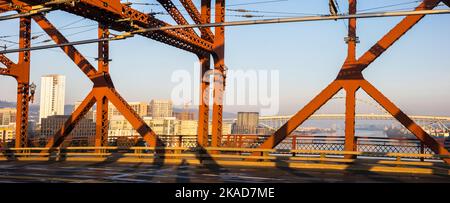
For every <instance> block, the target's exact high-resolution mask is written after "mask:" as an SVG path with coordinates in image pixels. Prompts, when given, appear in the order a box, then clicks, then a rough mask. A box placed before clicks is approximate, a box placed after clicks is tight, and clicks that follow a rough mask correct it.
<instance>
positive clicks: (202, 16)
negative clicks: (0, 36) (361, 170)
mask: <svg viewBox="0 0 450 203" xmlns="http://www.w3.org/2000/svg"><path fill="white" fill-rule="evenodd" d="M55 2H56V3H55ZM58 2H60V3H58ZM158 2H159V3H160V4H161V5H162V6H163V7H164V8H165V9H166V10H167V11H168V13H169V14H170V15H171V17H172V18H173V19H174V20H175V22H177V23H178V24H180V25H183V24H187V23H188V21H187V20H186V19H185V18H184V16H183V15H182V14H181V13H180V11H179V10H178V8H177V7H176V6H175V5H174V4H173V2H172V1H171V0H158ZM180 2H181V4H182V6H183V7H184V8H185V10H186V11H187V12H188V14H189V16H190V17H191V18H192V20H193V21H194V22H195V23H197V24H201V23H209V22H210V20H211V3H212V2H211V0H202V1H201V9H200V10H198V9H197V8H196V7H195V5H194V4H193V2H192V1H191V0H180ZM440 2H443V3H445V4H446V5H449V6H450V0H423V2H422V3H421V4H420V5H419V6H418V7H417V8H416V9H415V10H425V9H433V8H435V7H436V6H437V5H438V4H439V3H440ZM50 3H51V4H50ZM356 3H357V0H349V13H350V14H355V13H356V10H357V9H356ZM42 5H45V6H47V7H51V8H52V9H53V10H62V11H66V12H69V13H72V14H75V15H79V16H83V17H86V18H89V19H91V20H94V21H97V22H98V23H99V35H98V37H99V38H103V37H105V36H108V29H114V30H117V31H125V32H129V31H133V30H140V29H144V28H156V27H161V26H168V25H169V24H168V23H166V22H164V21H161V20H159V19H157V18H155V17H154V16H152V15H149V14H145V13H142V12H139V11H137V10H135V9H133V8H131V7H130V6H129V5H128V4H122V3H120V0H73V1H70V0H69V1H61V0H58V1H49V0H33V1H32V0H0V13H2V12H6V11H17V12H20V13H23V12H29V11H32V10H33V9H35V8H37V7H40V6H42ZM424 16H425V15H412V16H407V17H405V18H404V19H403V20H402V21H401V22H400V23H399V24H398V25H396V26H395V27H394V28H393V29H392V30H391V31H390V32H388V33H387V34H386V35H385V36H384V37H383V38H382V39H381V40H380V41H378V43H377V44H375V45H374V46H373V47H372V48H371V49H369V51H367V52H366V53H365V54H363V55H362V56H361V57H360V58H359V59H357V58H356V44H357V36H356V22H357V20H356V19H349V28H348V38H347V39H348V42H347V43H348V56H347V59H346V61H345V63H344V65H343V66H342V68H341V71H340V72H339V74H338V76H337V78H336V80H334V81H333V82H332V83H331V84H330V85H329V86H328V87H326V88H325V89H324V90H323V91H322V92H321V93H320V94H319V95H318V96H317V97H315V98H314V99H313V100H312V101H311V102H310V103H309V104H307V105H306V106H305V107H304V108H303V109H302V110H300V111H299V112H298V113H297V114H296V115H294V116H293V117H292V118H291V119H290V120H289V121H288V122H287V123H286V124H284V125H283V126H282V127H281V128H280V129H278V130H277V131H276V132H275V133H274V134H273V135H272V136H270V137H269V138H268V139H266V140H265V141H264V143H263V144H262V145H261V146H260V147H261V148H274V147H276V146H277V145H278V144H280V143H281V142H282V141H283V140H284V139H285V138H286V137H287V136H288V135H289V134H290V133H292V132H293V131H294V130H295V129H296V128H297V127H298V126H300V125H301V124H302V123H303V122H304V121H305V120H306V119H308V118H309V117H310V116H311V115H312V114H313V113H314V112H315V111H317V110H318V109H319V108H320V107H321V106H322V105H324V104H325V103H326V102H327V101H328V100H330V99H331V98H332V97H333V96H334V95H335V94H336V93H337V92H338V91H340V90H342V89H344V90H345V91H346V93H347V95H346V119H345V124H346V129H345V134H346V137H345V144H344V149H345V150H348V151H354V150H357V149H356V143H355V136H354V134H355V94H356V92H357V91H358V90H359V89H363V90H364V91H366V92H367V93H368V94H369V95H370V96H371V97H372V98H373V99H375V101H377V102H378V103H379V104H380V105H381V106H382V107H383V108H385V109H386V111H387V112H388V113H390V114H391V115H393V116H394V117H395V118H396V119H397V120H398V121H400V123H402V124H403V125H404V126H405V127H406V128H408V129H409V130H410V131H411V132H412V133H413V134H414V135H415V136H416V137H417V138H418V139H419V140H420V141H421V142H422V143H423V144H425V145H426V146H427V147H428V148H430V149H431V150H432V151H433V152H434V153H436V154H443V155H448V154H449V152H448V151H447V150H446V149H445V148H444V147H443V146H442V145H440V144H439V143H438V142H436V141H435V140H434V139H433V138H432V137H431V136H430V135H428V134H427V133H426V132H425V131H424V130H423V129H422V128H421V127H420V126H418V125H417V124H416V123H415V122H414V121H413V120H412V119H410V118H409V117H408V116H407V115H406V114H405V113H403V112H402V111H401V110H400V109H399V108H398V107H397V106H396V105H395V104H393V103H392V102H391V101H390V100H389V99H388V98H387V97H385V96H384V95H383V94H382V93H381V92H380V91H378V90H377V89H376V88H375V87H374V86H372V85H371V84H370V83H369V82H368V81H367V80H365V79H364V77H363V74H362V71H363V70H364V69H366V68H367V67H368V66H369V65H370V64H371V63H372V62H374V61H375V60H376V59H377V58H378V57H379V56H381V55H382V54H383V53H384V52H385V51H386V50H387V49H388V48H389V47H391V46H392V45H393V44H394V43H395V42H396V41H397V40H398V39H400V38H401V37H402V36H403V35H404V34H405V33H406V32H407V31H408V30H410V29H411V28H412V27H413V26H414V25H415V24H417V23H418V22H419V21H420V20H421V19H422V18H423V17H424ZM214 18H215V22H216V23H220V22H224V21H225V0H215V16H214ZM31 19H33V20H34V21H36V23H37V24H38V25H39V26H40V27H41V28H43V30H44V31H45V32H46V33H47V34H48V35H49V36H50V37H51V38H52V39H53V41H54V42H55V43H56V44H64V43H67V42H68V40H67V39H66V38H65V37H64V36H63V35H62V34H61V33H60V32H59V31H58V29H57V28H56V27H55V26H53V25H52V24H51V23H50V22H49V21H48V20H47V19H46V18H45V16H43V15H42V14H36V15H32V16H31V17H22V18H21V19H20V39H19V48H26V47H29V46H30V36H31V28H30V23H31ZM199 30H200V35H199V34H197V32H195V30H194V29H191V28H183V29H173V30H158V31H152V32H146V33H140V34H141V35H143V36H145V37H148V38H151V39H154V40H157V41H160V42H162V43H165V44H168V45H171V46H174V47H177V48H180V49H183V50H186V51H189V52H192V53H194V54H196V55H197V56H198V58H199V60H200V64H201V70H202V71H201V74H202V75H201V76H202V77H200V78H201V79H202V80H201V85H200V92H201V94H200V98H199V99H200V105H199V127H198V139H197V140H198V144H199V145H200V146H220V143H221V139H222V111H223V106H222V98H223V93H224V89H225V71H226V67H225V51H224V50H225V28H224V27H215V31H214V34H213V32H212V31H211V30H210V28H205V27H202V28H199ZM61 49H62V50H63V51H64V52H65V53H66V54H67V55H68V56H69V58H70V59H71V60H72V61H73V62H74V63H75V64H76V65H77V66H78V67H79V68H80V70H81V71H83V73H84V74H85V75H86V76H87V77H88V78H89V79H90V80H91V81H92V83H93V88H92V90H91V91H90V93H89V94H88V96H87V97H86V98H85V99H84V101H83V102H82V103H81V105H80V106H79V107H78V108H77V109H76V110H75V112H74V113H73V114H72V115H71V117H70V119H68V120H67V122H66V123H65V124H64V126H63V127H62V128H61V129H60V130H59V131H58V132H57V133H56V134H55V136H54V137H53V138H52V139H51V141H50V142H49V144H48V146H49V147H57V146H59V145H60V144H61V143H62V142H63V141H64V139H65V138H66V137H67V136H68V135H69V134H70V132H71V130H72V129H73V128H74V126H75V125H76V124H77V123H78V121H79V120H80V119H81V118H82V117H83V116H84V115H85V114H86V113H87V112H88V111H89V109H91V108H92V107H93V105H94V104H95V103H97V121H96V122H97V130H96V137H95V145H96V146H103V145H105V144H106V140H107V136H108V135H107V130H106V129H107V125H108V117H107V115H108V112H107V104H108V102H111V103H112V104H113V105H115V106H116V107H117V109H118V110H119V111H120V112H121V113H122V114H123V115H124V117H125V118H126V119H127V120H128V121H129V122H130V123H131V125H132V126H133V127H134V129H136V130H137V131H138V132H139V134H140V135H141V136H142V137H143V138H144V140H145V141H146V142H147V143H148V144H149V145H150V146H155V145H158V144H162V142H161V141H158V138H157V136H156V135H155V133H154V132H153V131H152V130H151V129H150V127H149V126H148V125H147V124H146V123H145V122H144V121H143V120H142V119H141V118H140V117H139V116H138V115H137V114H136V112H135V111H134V110H133V109H132V108H131V107H130V106H129V105H128V103H127V102H126V101H125V100H124V99H123V98H122V97H121V96H120V94H119V93H118V92H117V91H116V90H115V88H114V84H113V82H112V79H111V77H110V75H109V68H108V67H109V57H108V42H100V43H99V50H98V52H99V53H98V54H99V56H98V58H99V60H98V68H97V69H96V68H94V66H93V65H92V64H90V63H89V62H88V61H87V60H86V58H85V57H83V55H82V54H81V53H80V52H78V51H77V49H76V48H75V47H74V46H70V45H67V46H63V47H61ZM211 56H212V59H213V62H214V82H213V99H214V102H213V107H212V109H213V114H212V136H211V143H209V135H208V121H209V109H210V107H209V106H208V104H209V98H208V97H209V96H208V95H209V91H208V90H209V89H210V86H211V84H210V83H209V81H208V80H204V79H203V76H205V74H206V73H207V72H208V71H209V70H210V69H211V67H210V59H211ZM0 62H1V63H3V64H4V65H5V66H6V68H0V74H2V75H8V76H12V77H15V78H16V80H17V82H18V91H17V92H18V94H17V109H18V111H17V131H16V132H17V133H16V144H15V145H16V146H17V147H25V146H27V137H26V136H27V131H26V130H27V122H28V121H27V120H28V103H29V100H30V96H29V74H30V52H29V51H22V52H20V53H19V61H18V63H14V62H12V61H11V60H9V59H8V58H7V57H6V56H4V55H0ZM445 161H446V162H447V163H450V159H445Z"/></svg>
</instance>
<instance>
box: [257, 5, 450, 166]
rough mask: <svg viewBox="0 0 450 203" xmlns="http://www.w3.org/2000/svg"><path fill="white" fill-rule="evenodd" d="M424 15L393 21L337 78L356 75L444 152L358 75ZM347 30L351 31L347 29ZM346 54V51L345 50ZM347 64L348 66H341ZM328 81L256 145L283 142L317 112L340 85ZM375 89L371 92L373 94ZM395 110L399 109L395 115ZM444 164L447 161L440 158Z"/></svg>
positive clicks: (425, 140) (382, 102)
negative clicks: (316, 94)
mask: <svg viewBox="0 0 450 203" xmlns="http://www.w3.org/2000/svg"><path fill="white" fill-rule="evenodd" d="M440 2H441V1H440V0H424V1H423V2H422V3H421V4H420V5H419V6H418V7H417V8H416V10H424V9H433V8H435V7H436V6H437V5H438V4H439V3H440ZM424 16H425V15H417V16H407V17H405V18H404V19H403V20H402V21H401V22H400V23H399V24H397V25H396V26H395V27H394V28H393V29H392V30H391V31H390V32H388V33H387V34H386V35H385V36H384V37H383V38H382V39H381V40H380V41H378V43H377V44H376V45H374V46H373V47H372V48H371V49H370V50H369V51H367V52H366V53H365V54H364V55H363V56H362V57H360V58H359V59H358V60H357V61H356V62H355V61H351V63H347V62H346V63H345V64H344V67H343V69H342V71H341V72H340V74H339V76H338V79H337V80H336V81H339V80H341V79H339V78H344V80H343V81H346V80H354V79H352V78H347V79H345V77H347V76H346V75H356V76H357V77H358V78H360V79H359V80H361V82H360V83H361V84H358V85H359V86H362V87H364V89H365V90H366V91H371V92H370V94H372V96H373V97H374V98H377V101H378V102H379V103H380V105H382V106H383V107H385V108H386V109H387V110H388V111H390V113H391V114H392V115H393V116H394V117H396V118H397V119H398V120H399V121H400V122H401V123H402V124H404V125H405V127H407V128H408V129H409V130H410V131H411V132H413V134H414V135H416V137H417V138H418V139H420V140H421V141H422V142H423V143H425V144H426V145H427V146H429V147H430V148H431V149H432V150H433V151H434V152H435V153H437V154H448V151H447V150H443V149H442V146H440V144H439V143H437V142H436V141H435V140H434V139H433V138H432V137H431V136H430V135H428V134H427V133H424V131H423V129H421V128H420V127H417V124H415V123H414V122H413V121H412V120H411V119H410V118H409V117H408V116H406V115H405V114H403V113H402V112H401V111H400V110H399V109H398V108H396V107H395V105H393V104H392V103H390V102H389V100H387V98H385V97H384V96H383V95H382V94H381V93H379V91H375V90H373V89H375V88H371V86H370V85H367V84H368V83H367V82H366V81H365V80H364V79H363V78H362V74H361V72H362V71H363V70H364V69H365V68H366V67H368V65H370V64H371V63H372V62H373V61H375V60H376V59H377V58H378V57H379V56H380V55H381V54H382V53H384V52H385V51H386V50H387V49H388V48H389V47H391V46H392V45H393V44H394V43H395V42H396V41H397V40H398V39H400V38H401V37H402V36H404V34H405V33H406V32H407V31H408V30H410V29H411V28H412V27H413V26H414V25H416V24H417V23H418V22H419V21H420V20H421V19H422V18H423V17H424ZM350 31H351V30H350ZM349 53H350V52H349ZM346 65H349V66H350V67H349V68H347V67H345V66H346ZM336 81H334V82H332V83H331V84H330V85H329V86H328V87H327V88H326V89H325V90H323V91H322V92H321V93H320V94H319V95H318V96H316V98H314V99H313V100H312V101H311V102H310V103H308V104H307V105H306V106H305V107H304V108H303V109H302V110H300V111H299V112H298V113H297V114H296V115H294V116H293V117H292V118H291V119H290V120H289V121H288V122H286V123H285V124H284V125H283V126H282V127H281V128H280V129H278V130H277V131H276V132H275V133H274V134H273V135H272V136H270V137H269V138H268V139H267V140H266V141H265V142H264V143H263V144H261V146H260V148H274V147H276V146H277V145H278V144H279V143H280V142H281V141H283V140H284V139H285V138H286V137H287V136H288V135H289V134H291V133H292V132H293V131H294V130H295V129H296V128H298V127H299V126H300V125H301V124H302V123H303V122H304V121H306V119H308V118H309V117H310V116H311V115H312V114H314V112H315V111H317V110H318V109H319V108H320V107H321V106H322V105H324V104H325V103H326V102H327V101H328V100H329V99H330V98H331V97H332V96H333V95H334V94H336V93H337V92H338V91H339V90H341V89H342V88H343V87H344V86H343V85H339V84H337V82H336ZM374 92H375V93H374ZM399 112H401V113H400V114H399ZM444 161H446V162H447V163H450V160H448V159H444Z"/></svg>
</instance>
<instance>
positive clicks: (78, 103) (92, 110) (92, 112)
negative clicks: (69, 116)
mask: <svg viewBox="0 0 450 203" xmlns="http://www.w3.org/2000/svg"><path fill="white" fill-rule="evenodd" d="M80 105H81V102H75V105H74V106H73V110H72V113H73V112H74V111H75V110H76V109H77V108H78V107H79V106H80ZM84 117H85V118H87V119H92V120H95V114H94V108H91V109H90V110H89V111H88V112H87V113H86V115H85V116H84Z"/></svg>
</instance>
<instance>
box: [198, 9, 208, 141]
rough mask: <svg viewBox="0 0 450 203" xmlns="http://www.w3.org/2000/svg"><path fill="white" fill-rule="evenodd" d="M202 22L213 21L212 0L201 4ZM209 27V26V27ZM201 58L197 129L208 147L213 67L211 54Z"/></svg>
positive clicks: (199, 138)
mask: <svg viewBox="0 0 450 203" xmlns="http://www.w3.org/2000/svg"><path fill="white" fill-rule="evenodd" d="M201 6H202V8H201V23H210V22H211V0H202V4H201ZM208 29H209V28H208ZM207 37H208V35H207V34H204V33H203V32H202V38H207ZM198 58H199V60H200V66H201V73H200V98H199V108H198V129H197V136H198V137H197V142H198V144H199V145H200V146H201V147H207V146H208V145H209V142H208V137H209V132H208V128H209V89H210V82H209V75H207V73H208V71H209V70H210V69H211V61H210V55H209V54H208V55H206V56H198Z"/></svg>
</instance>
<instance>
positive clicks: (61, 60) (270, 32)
mask: <svg viewBox="0 0 450 203" xmlns="http://www.w3.org/2000/svg"><path fill="white" fill-rule="evenodd" d="M258 1H259V0H258ZM140 2H150V3H155V2H156V1H153V0H148V1H143V0H142V1H140ZM175 2H177V1H175ZM194 2H196V3H199V2H200V1H199V0H196V1H194ZM246 2H249V1H248V0H232V1H228V4H239V3H246ZM338 2H339V4H340V7H341V10H343V11H346V10H347V9H346V8H347V6H348V5H347V3H346V1H344V0H339V1H338ZM397 2H399V3H402V2H409V0H402V1H393V0H377V1H371V0H360V2H359V3H358V9H359V10H362V9H368V8H374V7H378V6H383V5H389V4H393V3H397ZM176 4H178V3H176ZM414 5H415V4H409V5H403V6H399V7H393V8H386V9H384V10H391V9H403V8H405V9H411V8H413V7H414ZM136 8H137V9H140V10H144V11H146V12H149V11H151V10H152V11H162V10H163V9H162V7H159V6H136ZM230 8H245V9H252V10H259V11H282V12H297V13H313V14H326V13H327V12H328V1H325V0H322V1H307V0H288V1H284V2H280V3H270V4H255V5H248V6H233V7H230ZM440 8H445V7H440ZM229 14H235V13H231V12H229ZM266 15H275V14H266ZM47 17H48V18H49V19H50V20H51V21H52V22H53V23H54V24H55V25H56V26H57V27H60V26H64V25H67V24H68V23H70V22H74V21H77V20H78V19H80V17H78V16H74V15H71V14H68V13H63V12H52V13H50V14H47ZM160 18H162V19H164V20H166V21H168V22H171V23H173V21H171V20H170V19H169V18H168V16H160ZM227 20H229V21H231V20H245V19H242V18H238V17H232V16H229V17H228V18H227ZM400 20H401V18H399V17H395V18H380V19H361V20H359V22H358V36H359V37H360V40H361V43H360V44H358V55H361V54H363V53H364V52H365V51H366V50H367V49H368V48H370V47H371V46H372V45H373V44H374V43H375V42H376V41H377V40H378V39H379V38H380V37H381V36H383V35H384V34H385V33H386V32H387V31H389V30H390V29H391V28H392V27H393V26H394V25H395V24H396V23H398V22H399V21H400ZM449 22H450V15H439V16H427V17H426V18H425V19H424V20H422V21H421V22H420V23H419V24H418V25H416V26H415V27H414V28H413V29H412V30H411V31H410V32H409V33H407V35H405V37H404V38H402V39H401V40H400V41H398V42H397V43H396V44H395V45H394V46H393V47H392V48H391V49H389V50H388V51H387V52H386V53H385V54H384V55H383V56H382V57H380V58H379V59H378V60H377V61H375V62H374V63H373V64H372V65H371V66H370V67H369V68H368V69H367V70H366V71H365V72H364V73H365V76H366V78H367V79H368V80H369V81H370V82H372V84H374V85H375V86H376V87H378V88H379V89H380V90H381V91H382V92H383V93H384V94H385V95H386V96H388V97H389V98H390V99H391V100H392V101H393V102H394V103H396V104H397V105H398V106H399V107H401V108H402V109H404V110H405V112H407V113H409V114H426V115H450V105H449V101H450V91H449V89H450V80H448V75H450V59H449V58H448V56H449V53H450V38H449V37H448V36H450V26H449V25H450V24H449ZM91 24H94V22H92V21H89V20H83V21H81V22H79V23H77V24H75V25H72V26H71V27H74V26H83V25H91ZM0 26H1V27H2V31H1V33H0V35H14V34H17V30H18V23H17V21H16V20H10V21H1V22H0ZM92 28H95V26H94V27H84V28H80V29H72V30H64V31H63V33H65V34H73V33H76V32H79V31H83V30H88V29H92ZM40 31H41V29H40V28H39V27H38V26H37V25H36V24H33V32H40ZM96 36H97V34H96V30H95V29H94V30H91V31H89V32H85V33H82V34H78V35H73V36H70V37H68V38H69V39H70V40H71V41H74V40H80V39H91V38H95V37H96ZM345 36H346V28H345V25H344V22H343V21H337V22H335V21H327V22H308V23H290V24H276V25H258V26H246V27H229V28H227V29H226V64H227V66H228V67H229V68H230V69H242V70H266V69H267V70H271V69H276V70H279V72H280V79H281V83H280V114H291V113H295V112H296V111H297V110H298V109H300V108H301V107H303V106H304V105H305V104H306V103H307V102H308V101H309V100H310V99H312V98H313V97H314V96H315V95H316V94H318V93H319V92H320V91H321V90H322V89H323V88H324V87H326V85H328V84H329V83H330V82H331V81H332V80H333V79H334V78H335V77H336V74H337V72H338V71H339V68H340V66H341V65H342V63H343V61H344V59H345V56H346V44H345V43H344V41H343V38H344V37H345ZM3 39H7V40H12V41H16V40H17V37H11V38H3ZM44 39H46V36H42V37H39V38H38V39H37V40H35V41H36V42H39V41H42V40H44ZM3 44H5V43H4V42H0V45H3ZM6 44H8V43H6ZM36 45H37V44H36ZM77 48H78V49H79V50H80V51H81V52H82V53H83V54H85V55H86V56H95V55H96V45H83V46H78V47H77ZM110 55H111V58H112V60H113V61H112V63H111V65H110V69H111V74H112V77H113V80H114V82H115V85H116V87H117V89H118V91H119V92H120V93H121V94H122V95H123V96H124V97H125V98H126V99H127V100H128V101H150V100H151V99H153V98H170V92H171V89H172V88H173V87H174V86H175V85H176V84H175V83H173V82H171V80H170V79H171V75H172V73H173V72H174V71H176V70H180V69H183V70H188V71H192V72H193V67H194V63H195V62H196V61H197V57H196V56H195V55H193V54H191V53H188V52H185V51H182V50H179V49H177V48H174V47H170V46H168V45H164V44H161V43H159V42H156V41H153V40H150V39H147V38H143V37H140V36H137V37H134V38H131V39H127V40H125V41H116V42H112V44H111V54H110ZM9 56H10V57H11V58H12V59H14V60H16V56H15V55H9ZM89 59H90V61H91V62H92V63H93V64H96V62H95V61H94V60H93V59H92V58H89ZM55 73H56V74H64V75H66V76H67V79H66V103H68V104H70V103H73V102H75V101H79V100H82V99H83V98H84V96H86V95H87V93H88V92H89V90H90V89H91V86H92V84H91V83H90V81H89V80H88V79H87V78H86V77H85V76H84V75H83V74H82V72H81V71H79V70H78V68H77V67H76V66H75V65H74V64H73V63H72V62H71V61H70V60H69V59H68V57H67V56H66V55H64V54H63V53H62V52H61V51H60V50H59V49H53V50H42V51H34V52H33V53H32V73H31V80H32V81H34V82H35V83H36V84H38V86H39V82H40V79H39V78H40V76H42V75H45V74H55ZM15 91H16V84H15V81H14V79H12V78H8V77H1V79H0V100H8V101H15ZM37 94H38V96H39V92H37ZM359 97H360V98H363V99H367V96H366V95H365V94H362V93H361V94H360V95H359ZM38 98H39V97H38ZM367 100H368V99H367ZM37 101H39V99H37ZM342 104H343V102H341V101H333V102H331V103H330V104H329V105H327V106H326V107H324V110H323V111H324V112H340V113H342V112H343V109H344V108H343V105H342ZM358 107H360V108H359V111H361V112H363V111H366V112H377V111H376V109H375V110H374V108H371V107H367V106H364V104H361V105H359V104H358ZM239 110H258V107H257V106H226V107H225V111H229V112H236V111H239Z"/></svg>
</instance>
